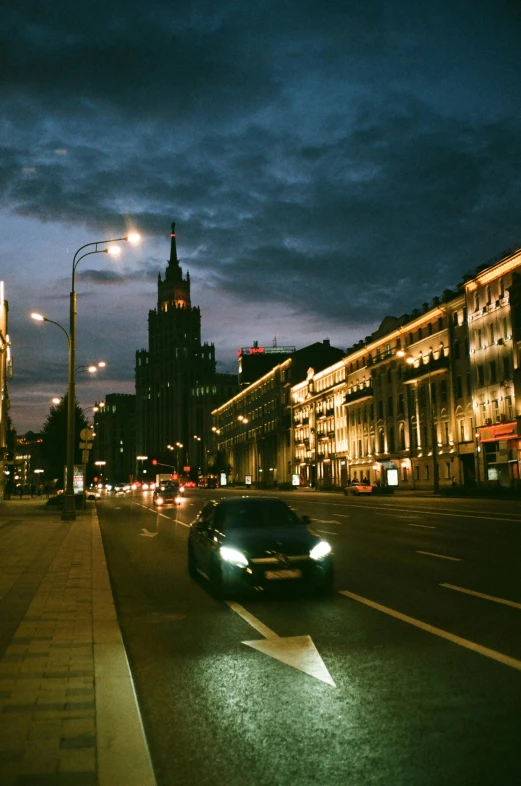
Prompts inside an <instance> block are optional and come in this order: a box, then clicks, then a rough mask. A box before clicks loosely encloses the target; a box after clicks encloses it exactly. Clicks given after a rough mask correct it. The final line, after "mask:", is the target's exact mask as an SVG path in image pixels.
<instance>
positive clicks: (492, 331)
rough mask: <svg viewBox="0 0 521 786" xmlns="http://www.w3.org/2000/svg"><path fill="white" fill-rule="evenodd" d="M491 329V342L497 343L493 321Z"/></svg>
mask: <svg viewBox="0 0 521 786" xmlns="http://www.w3.org/2000/svg"><path fill="white" fill-rule="evenodd" d="M489 330H490V343H491V344H495V336H494V324H493V323H492V324H491V325H490V327H489Z"/></svg>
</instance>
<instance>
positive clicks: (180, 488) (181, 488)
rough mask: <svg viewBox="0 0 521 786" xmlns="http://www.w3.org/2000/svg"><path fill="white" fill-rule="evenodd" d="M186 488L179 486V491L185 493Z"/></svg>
mask: <svg viewBox="0 0 521 786" xmlns="http://www.w3.org/2000/svg"><path fill="white" fill-rule="evenodd" d="M184 490H185V487H184V486H179V491H180V492H181V494H182V493H183V491H184Z"/></svg>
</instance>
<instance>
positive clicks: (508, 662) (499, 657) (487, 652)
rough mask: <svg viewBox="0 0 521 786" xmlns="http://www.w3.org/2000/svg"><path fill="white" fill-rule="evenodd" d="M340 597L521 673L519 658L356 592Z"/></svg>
mask: <svg viewBox="0 0 521 786" xmlns="http://www.w3.org/2000/svg"><path fill="white" fill-rule="evenodd" d="M340 595H345V596H346V598H351V600H356V601H358V603H363V604H364V605H365V606H370V608H372V609H376V611H382V612H383V613H384V614H388V615H389V616H390V617H394V618H395V619H397V620H401V621H402V622H407V623H408V624H409V625H414V627H416V628H420V630H424V631H426V632H427V633H432V634H434V635H435V636H439V637H440V638H441V639H446V640H447V641H451V642H452V643H453V644H457V645H458V646H459V647H465V649H468V650H472V651H473V652H477V653H478V654H479V655H484V656H485V657H486V658H490V659H491V660H495V661H498V663H502V664H503V665H504V666H510V667H511V668H512V669H517V670H518V671H521V660H518V659H517V658H511V657H510V656H509V655H504V654H503V653H502V652H496V650H491V649H489V647H482V646H481V644H476V642H475V641H470V640H469V639H462V638H461V636H455V635H454V634H453V633H449V632H448V631H446V630H442V629H441V628H435V627H434V625H429V623H428V622H422V621H421V620H417V619H415V618H414V617H409V616H408V615H407V614H402V613H401V612H400V611H395V610H394V609H390V608H389V607H388V606H382V605H381V604H380V603H375V601H373V600H369V599H368V598H362V597H361V596H360V595H355V593H354V592H348V591H347V590H340Z"/></svg>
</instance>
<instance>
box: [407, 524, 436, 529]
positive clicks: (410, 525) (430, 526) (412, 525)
mask: <svg viewBox="0 0 521 786" xmlns="http://www.w3.org/2000/svg"><path fill="white" fill-rule="evenodd" d="M407 526H408V527H422V529H436V527H434V526H433V525H432V524H407Z"/></svg>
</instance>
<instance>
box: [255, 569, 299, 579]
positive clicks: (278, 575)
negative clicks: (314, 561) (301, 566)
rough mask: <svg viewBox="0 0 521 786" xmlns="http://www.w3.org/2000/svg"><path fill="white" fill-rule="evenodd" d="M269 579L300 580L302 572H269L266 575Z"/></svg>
mask: <svg viewBox="0 0 521 786" xmlns="http://www.w3.org/2000/svg"><path fill="white" fill-rule="evenodd" d="M264 576H265V577H266V578H267V579H300V578H301V577H302V571H301V570H267V571H266V572H265V573H264Z"/></svg>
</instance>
